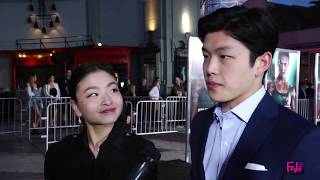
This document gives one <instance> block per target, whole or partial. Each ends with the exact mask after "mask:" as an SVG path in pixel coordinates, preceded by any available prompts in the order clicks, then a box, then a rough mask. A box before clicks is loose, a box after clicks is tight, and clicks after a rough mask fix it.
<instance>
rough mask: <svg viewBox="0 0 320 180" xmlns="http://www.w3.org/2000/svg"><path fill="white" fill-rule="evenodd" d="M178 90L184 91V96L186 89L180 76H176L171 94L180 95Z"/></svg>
mask: <svg viewBox="0 0 320 180" xmlns="http://www.w3.org/2000/svg"><path fill="white" fill-rule="evenodd" d="M177 91H180V92H182V96H185V90H184V87H183V84H182V80H181V78H180V77H178V76H176V78H175V85H174V86H173V87H172V89H171V93H170V96H178V94H177Z"/></svg>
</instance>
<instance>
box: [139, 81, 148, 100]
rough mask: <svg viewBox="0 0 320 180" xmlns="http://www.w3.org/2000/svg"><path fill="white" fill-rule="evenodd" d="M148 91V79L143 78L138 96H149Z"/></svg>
mask: <svg viewBox="0 0 320 180" xmlns="http://www.w3.org/2000/svg"><path fill="white" fill-rule="evenodd" d="M148 91H149V88H148V85H147V79H146V78H143V79H142V80H141V84H140V86H139V87H138V88H137V96H148Z"/></svg>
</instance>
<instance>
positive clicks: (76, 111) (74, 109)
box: [70, 100, 82, 117]
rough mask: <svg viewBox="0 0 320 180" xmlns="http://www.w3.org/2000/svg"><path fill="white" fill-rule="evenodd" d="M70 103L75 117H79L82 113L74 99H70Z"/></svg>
mask: <svg viewBox="0 0 320 180" xmlns="http://www.w3.org/2000/svg"><path fill="white" fill-rule="evenodd" d="M70 104H71V108H72V109H73V111H74V112H75V113H76V115H77V117H81V116H82V113H81V112H80V110H79V108H78V105H77V103H76V102H75V101H74V100H71V101H70Z"/></svg>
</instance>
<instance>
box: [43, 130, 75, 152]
mask: <svg viewBox="0 0 320 180" xmlns="http://www.w3.org/2000/svg"><path fill="white" fill-rule="evenodd" d="M80 142H81V137H80V135H79V134H73V135H69V136H66V137H65V138H63V139H62V140H61V141H59V142H56V143H53V144H51V145H50V146H49V149H48V151H47V153H46V156H51V155H54V156H55V155H60V154H67V153H68V152H73V151H74V149H77V148H78V146H79V144H80Z"/></svg>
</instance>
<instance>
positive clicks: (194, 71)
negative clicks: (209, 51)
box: [185, 36, 213, 162]
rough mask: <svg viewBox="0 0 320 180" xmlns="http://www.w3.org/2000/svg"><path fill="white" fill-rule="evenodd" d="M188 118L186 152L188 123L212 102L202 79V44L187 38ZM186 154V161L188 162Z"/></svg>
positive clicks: (197, 39)
mask: <svg viewBox="0 0 320 180" xmlns="http://www.w3.org/2000/svg"><path fill="white" fill-rule="evenodd" d="M188 43H189V44H188V115H187V116H188V117H187V128H186V129H187V145H186V152H188V150H187V149H188V144H189V133H190V122H191V121H192V119H193V117H194V116H195V114H197V113H198V112H199V111H202V110H205V109H207V108H209V107H211V106H213V102H212V101H211V99H210V97H209V96H208V94H207V88H206V83H205V80H204V77H203V70H202V64H203V61H204V58H203V54H202V46H203V45H202V42H201V41H200V39H199V38H198V37H192V36H190V37H189V42H188ZM189 159H190V158H189V155H188V153H186V159H185V160H186V161H187V162H189Z"/></svg>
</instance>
